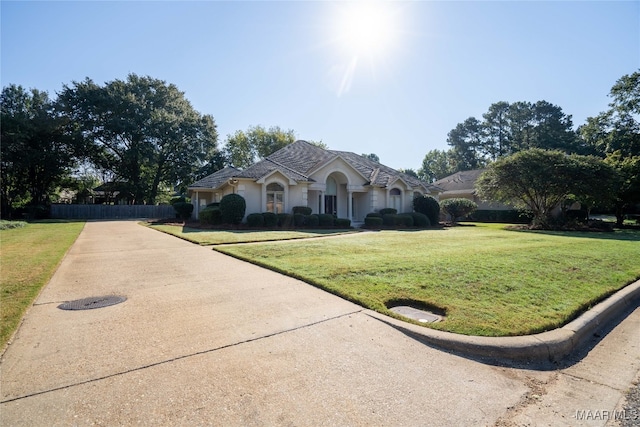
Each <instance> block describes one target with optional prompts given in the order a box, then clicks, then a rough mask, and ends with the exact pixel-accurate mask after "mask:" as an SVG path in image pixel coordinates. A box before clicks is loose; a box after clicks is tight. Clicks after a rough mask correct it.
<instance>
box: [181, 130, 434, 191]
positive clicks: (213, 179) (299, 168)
mask: <svg viewBox="0 0 640 427" xmlns="http://www.w3.org/2000/svg"><path fill="white" fill-rule="evenodd" d="M338 157H340V158H342V159H343V160H344V161H345V162H347V163H348V164H349V165H350V166H351V167H353V168H354V169H355V170H357V171H358V172H359V173H360V174H361V175H362V176H364V177H365V179H367V180H368V183H367V184H369V185H375V186H379V187H386V186H388V185H389V184H391V183H392V182H393V181H395V180H396V179H397V178H401V179H402V180H403V181H405V182H406V183H407V184H409V185H411V186H414V187H422V188H424V189H425V190H428V189H432V188H433V186H432V185H430V184H427V183H426V182H424V181H421V180H419V179H417V178H415V177H413V176H411V175H407V174H405V173H402V172H399V171H397V170H395V169H392V168H390V167H388V166H385V165H383V164H380V163H376V162H374V161H373V160H371V159H368V158H366V157H363V156H359V155H357V154H355V153H351V152H348V151H336V150H325V149H323V148H320V147H318V146H316V145H313V144H310V143H308V142H306V141H296V142H294V143H293V144H289V145H287V146H285V147H284V148H281V149H280V150H278V151H276V152H275V153H273V154H271V155H270V156H267V157H266V158H265V159H263V160H260V161H259V162H257V163H254V164H253V165H251V166H249V167H248V168H247V169H244V170H238V169H235V168H231V167H227V168H224V169H222V170H221V171H218V172H216V173H214V174H212V175H209V176H208V177H206V178H203V179H201V180H200V181H198V182H196V183H194V184H192V185H190V186H189V188H196V187H198V188H201V187H206V188H218V187H219V186H221V185H223V184H224V183H225V182H226V181H227V180H228V179H229V178H231V177H235V178H249V179H255V180H258V179H260V178H262V177H264V176H266V175H268V174H270V173H272V172H274V171H279V172H280V173H282V174H283V175H285V176H286V177H287V178H289V179H292V180H294V181H298V182H305V181H307V182H308V181H313V179H311V178H309V175H310V174H311V173H312V172H313V171H314V170H315V169H317V168H319V167H321V166H322V165H324V164H326V163H328V162H329V161H331V160H333V159H336V158H338Z"/></svg>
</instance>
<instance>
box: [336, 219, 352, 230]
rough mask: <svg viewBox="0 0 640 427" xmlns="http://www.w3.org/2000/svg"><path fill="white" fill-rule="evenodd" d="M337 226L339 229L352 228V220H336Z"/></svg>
mask: <svg viewBox="0 0 640 427" xmlns="http://www.w3.org/2000/svg"><path fill="white" fill-rule="evenodd" d="M335 226H336V227H338V228H350V227H351V220H350V219H349V218H336V221H335Z"/></svg>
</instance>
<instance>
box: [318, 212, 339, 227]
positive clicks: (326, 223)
mask: <svg viewBox="0 0 640 427" xmlns="http://www.w3.org/2000/svg"><path fill="white" fill-rule="evenodd" d="M334 219H335V218H334V217H333V215H331V214H320V215H318V221H319V225H320V226H321V227H331V226H333V221H334Z"/></svg>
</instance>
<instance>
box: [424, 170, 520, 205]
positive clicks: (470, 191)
mask: <svg viewBox="0 0 640 427" xmlns="http://www.w3.org/2000/svg"><path fill="white" fill-rule="evenodd" d="M484 171H485V169H474V170H470V171H462V172H456V173H454V174H453V175H449V176H447V177H445V178H442V179H439V180H438V181H436V182H434V183H433V185H435V186H437V187H439V188H441V189H442V193H440V195H439V199H440V200H444V199H453V198H464V199H469V200H471V201H473V202H475V203H476V204H477V205H478V209H479V210H512V209H513V207H512V206H508V205H503V204H502V203H498V202H490V201H483V200H481V199H480V198H479V197H478V196H477V194H476V181H477V180H478V177H480V175H481V174H482V172H484Z"/></svg>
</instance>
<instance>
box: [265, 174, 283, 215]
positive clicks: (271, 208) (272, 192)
mask: <svg viewBox="0 0 640 427" xmlns="http://www.w3.org/2000/svg"><path fill="white" fill-rule="evenodd" d="M267 212H273V213H282V212H284V187H283V186H282V185H280V184H278V183H277V182H272V183H271V184H268V185H267Z"/></svg>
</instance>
